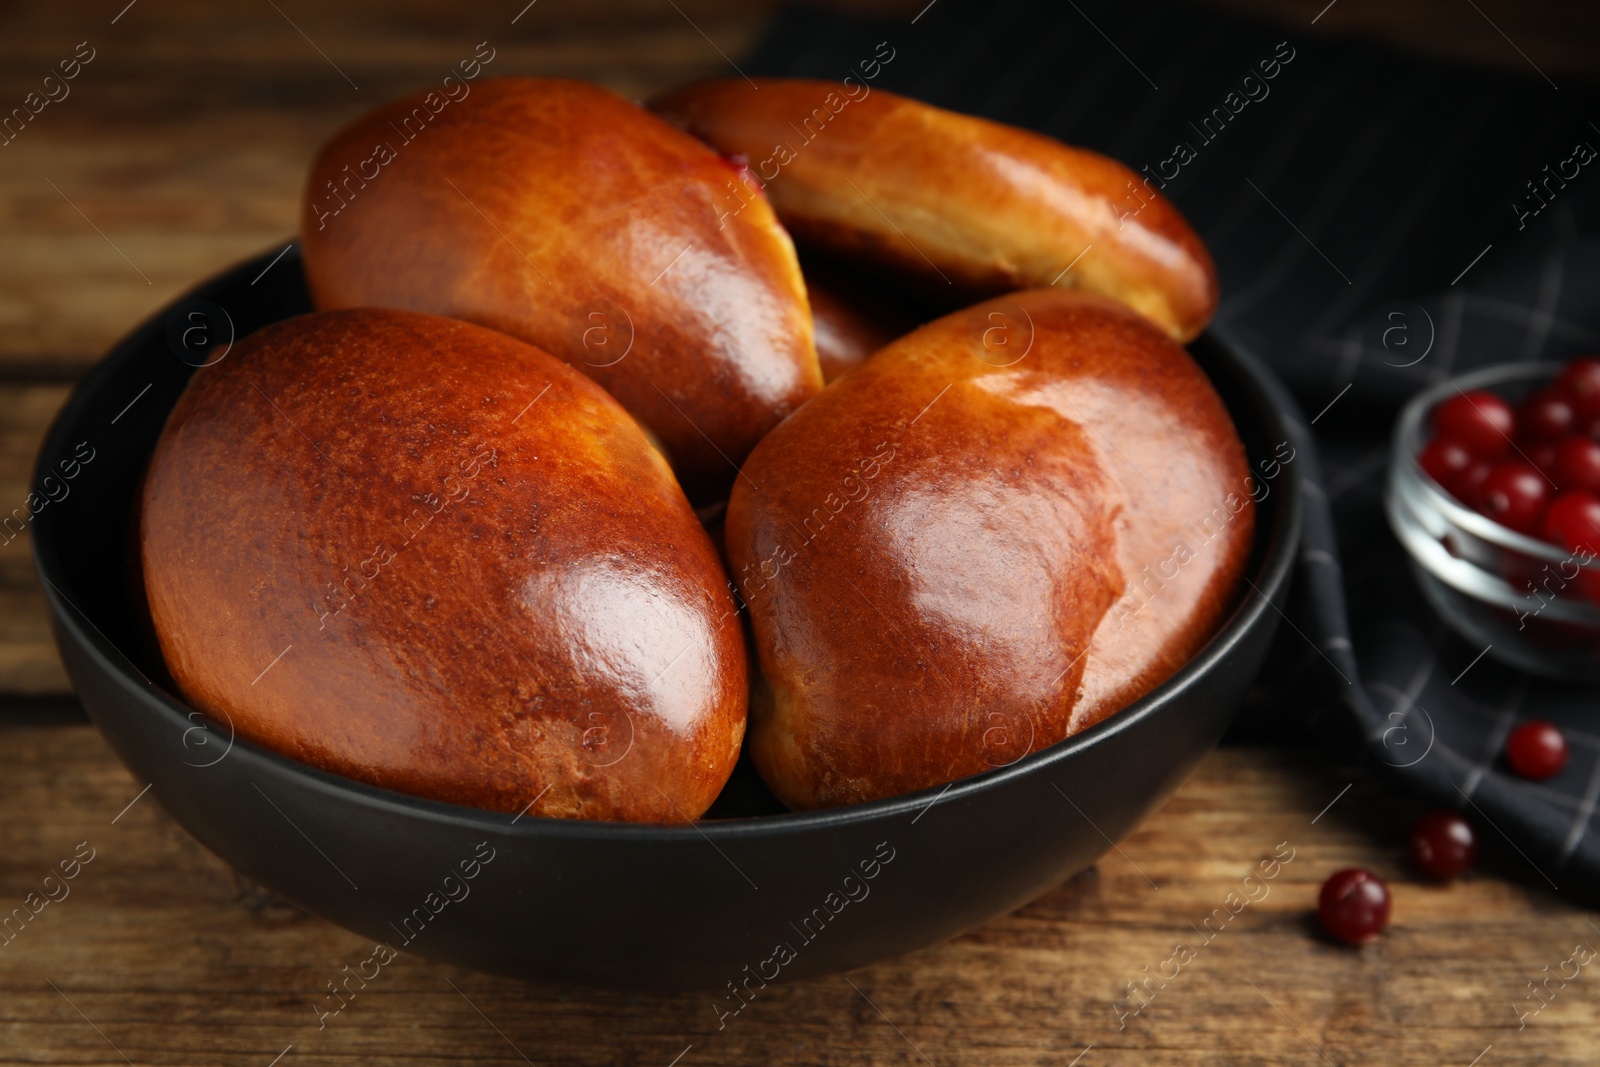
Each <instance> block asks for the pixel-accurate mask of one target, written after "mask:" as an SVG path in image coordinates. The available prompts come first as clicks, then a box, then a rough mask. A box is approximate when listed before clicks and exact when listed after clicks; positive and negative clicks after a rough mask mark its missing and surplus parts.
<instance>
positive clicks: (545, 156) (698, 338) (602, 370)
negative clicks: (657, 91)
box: [300, 78, 822, 499]
mask: <svg viewBox="0 0 1600 1067" xmlns="http://www.w3.org/2000/svg"><path fill="white" fill-rule="evenodd" d="M457 88H458V89H459V90H460V91H461V92H460V94H459V98H458V99H451V98H447V97H446V96H444V95H442V94H441V93H440V92H437V91H435V92H429V93H418V94H415V95H412V96H408V97H405V98H403V99H400V100H396V101H393V102H391V103H388V104H384V105H383V106H381V107H378V108H376V109H374V110H372V111H370V112H368V113H367V114H365V115H363V116H361V117H360V118H358V119H356V120H355V121H354V122H352V123H351V124H350V125H348V126H346V127H345V128H344V129H343V130H341V131H340V132H339V133H338V134H337V135H335V136H334V137H333V139H332V140H330V141H329V142H328V143H327V145H326V146H324V147H323V149H322V151H321V153H320V154H319V155H318V157H317V160H316V162H315V164H314V165H313V167H312V171H311V176H310V179H309V181H308V182H307V185H306V195H305V202H304V207H303V213H302V219H301V227H300V233H301V244H302V248H303V251H304V262H305V270H306V277H307V280H308V282H309V285H310V290H311V296H312V300H313V302H314V303H315V305H316V306H317V307H318V308H322V309H326V308H342V307H359V306H379V307H394V308H405V309H410V310H414V311H426V312H431V313H434V314H439V315H449V316H452V317H455V318H460V319H466V320H468V321H470V322H476V323H479V324H481V325H485V326H489V327H492V328H494V329H497V330H501V331H503V332H505V333H508V334H511V335H512V336H514V337H518V338H521V339H522V340H524V341H527V342H529V343H530V344H534V345H537V346H539V347H540V348H543V349H544V350H546V351H548V352H550V353H552V354H554V355H556V356H558V357H560V358H561V359H564V360H566V361H567V362H568V363H571V364H572V365H573V366H575V367H577V368H578V369H579V370H581V371H583V372H584V373H585V374H587V375H589V376H590V377H591V378H593V379H594V380H595V381H597V382H599V383H600V384H601V385H603V386H605V388H606V389H607V390H608V391H609V392H610V393H611V394H612V395H613V396H615V397H616V398H617V399H618V400H619V401H620V402H621V403H622V405H623V407H625V408H627V409H628V410H629V411H630V412H632V413H633V415H634V416H635V417H637V418H638V419H639V420H640V421H641V422H643V423H644V424H645V425H646V426H647V427H649V428H650V429H651V430H652V431H654V432H655V434H656V435H657V437H658V438H659V439H660V440H661V442H662V443H663V444H664V446H665V448H666V450H667V452H668V455H669V457H670V459H671V461H672V463H673V466H674V468H675V469H676V470H677V472H678V475H679V479H680V481H681V482H682V483H683V485H684V487H685V489H687V490H688V491H689V494H690V495H691V496H692V497H695V498H696V499H702V498H708V497H709V496H712V495H715V494H716V493H717V492H719V491H723V490H725V489H726V487H727V485H728V483H729V482H731V481H732V479H733V476H734V473H735V471H736V469H737V464H738V463H739V462H740V461H742V460H743V459H744V457H745V455H746V454H747V453H748V452H749V451H750V449H751V448H753V447H754V446H755V443H756V442H757V441H759V440H760V439H761V437H762V435H763V434H765V433H766V432H767V431H768V430H770V429H771V428H772V427H773V426H776V425H777V424H778V422H779V421H780V420H781V419H782V418H783V417H784V416H785V415H787V414H788V413H789V412H790V411H792V410H794V409H795V408H796V407H798V406H799V405H800V404H801V403H803V402H804V401H805V400H806V399H807V398H808V397H810V396H812V395H813V394H815V393H816V392H817V390H818V389H820V388H821V385H822V378H821V372H820V370H819V368H818V366H817V360H816V354H815V351H814V350H813V348H812V340H811V317H810V315H809V313H808V310H807V305H806V296H805V286H804V282H803V281H802V279H801V275H800V269H799V265H798V263H797V262H796V259H795V253H794V246H793V244H792V243H791V242H790V239H789V236H788V234H787V233H786V232H785V231H784V229H783V227H782V226H780V225H779V223H778V221H777V219H776V217H775V216H774V215H773V212H772V209H771V207H770V206H769V205H768V203H767V201H766V199H765V198H764V196H763V195H762V194H761V192H760V191H759V189H757V188H756V187H755V186H754V185H752V184H751V183H749V182H748V181H747V180H746V178H745V177H744V176H743V175H742V173H741V171H740V168H738V167H737V166H735V165H733V164H731V163H729V162H728V161H727V160H724V159H723V158H721V157H719V156H718V154H717V153H716V152H714V151H712V150H711V149H709V148H708V147H706V146H705V145H704V144H702V143H701V142H700V141H698V140H696V139H695V138H693V137H690V136H688V135H687V134H685V133H683V132H682V131H681V130H678V129H676V128H675V127H673V126H671V125H669V124H667V123H665V122H663V121H662V120H660V119H659V118H657V117H656V116H654V115H652V114H651V113H649V112H648V111H645V110H644V109H643V108H640V107H638V106H637V105H635V104H632V103H630V102H628V101H626V100H624V99H622V98H621V97H619V96H617V95H616V94H614V93H611V92H609V91H607V90H605V89H602V88H599V87H598V86H593V85H588V84H584V83H581V82H573V81H565V80H561V79H550V78H503V79H490V80H485V81H482V82H478V83H474V84H472V85H468V84H466V83H464V82H463V83H461V84H459V85H458V86H457Z"/></svg>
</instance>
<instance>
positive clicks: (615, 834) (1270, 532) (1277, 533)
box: [30, 241, 1308, 844]
mask: <svg viewBox="0 0 1600 1067" xmlns="http://www.w3.org/2000/svg"><path fill="white" fill-rule="evenodd" d="M298 245H299V243H298V241H296V242H294V244H293V246H292V247H293V255H291V256H290V257H287V258H291V259H293V260H295V261H296V265H298V260H299V258H300V257H299V254H298V253H299V247H298ZM281 247H282V246H281V245H276V244H275V245H274V246H273V249H281ZM275 254H277V253H276V252H273V251H269V252H267V253H263V254H261V255H259V256H256V257H253V258H251V259H249V260H246V261H244V262H242V263H239V264H236V265H235V266H233V267H231V268H228V269H226V270H223V271H221V272H219V273H218V274H216V275H214V276H212V277H211V278H209V279H207V280H206V281H204V282H202V283H200V284H199V285H197V286H195V287H192V288H191V289H188V290H186V291H184V292H182V293H180V294H178V295H177V296H176V297H175V298H174V299H173V300H172V301H170V302H168V303H167V304H165V305H163V306H162V307H160V308H158V309H157V310H156V311H155V312H154V313H153V314H151V315H150V316H149V317H148V318H147V319H146V320H145V321H144V322H142V323H140V324H139V325H138V326H137V327H135V328H134V329H133V330H132V331H130V332H129V333H128V334H127V335H125V336H124V337H123V338H122V339H121V340H119V341H118V342H117V343H116V344H115V345H114V346H112V348H111V349H110V350H109V351H108V352H107V353H106V355H104V356H102V357H101V358H100V359H99V360H98V361H97V362H96V363H95V364H94V366H93V367H91V368H90V369H89V371H88V372H87V373H85V374H84V376H83V377H82V378H81V379H79V381H78V382H77V384H76V385H74V387H73V390H72V393H71V395H70V396H69V397H68V399H67V402H66V403H65V404H64V405H63V406H62V408H61V410H60V412H59V413H58V414H57V415H56V417H55V419H54V421H53V422H52V423H51V425H50V429H49V431H48V432H47V433H46V435H45V437H44V441H43V443H42V445H41V447H40V450H39V454H38V458H37V460H36V463H35V468H34V471H33V482H34V483H37V482H38V480H39V479H40V478H41V477H42V472H43V471H44V466H43V465H44V463H45V461H46V459H47V458H50V457H54V456H55V455H57V454H58V453H60V452H61V449H62V447H63V445H64V444H65V442H66V439H67V437H68V436H69V434H68V430H69V428H71V427H73V426H74V425H75V424H76V423H77V421H78V420H79V419H80V418H81V417H82V415H83V413H84V409H85V408H86V407H87V406H88V404H89V403H90V401H91V399H92V398H94V397H95V395H96V394H97V393H98V392H99V390H100V389H101V388H102V387H103V386H104V384H105V383H106V381H107V380H108V379H109V378H110V377H111V375H112V374H113V372H114V370H115V369H116V367H117V366H118V365H119V364H120V363H122V362H123V361H125V360H126V359H128V358H130V357H131V356H132V354H133V353H136V352H137V351H139V350H140V349H141V348H142V347H143V345H144V344H145V343H146V342H147V341H148V340H149V337H150V335H151V334H152V333H156V332H158V331H160V330H161V329H162V328H163V323H164V320H165V317H166V316H167V315H168V313H169V312H170V311H171V310H172V308H174V307H176V306H177V305H179V304H181V303H183V302H184V301H187V300H192V299H196V298H205V297H207V296H208V295H214V293H215V291H216V290H219V289H222V288H224V287H226V286H229V285H232V284H234V283H235V282H236V281H237V280H238V279H240V278H241V277H245V276H249V275H251V274H253V273H254V271H255V270H256V269H257V268H259V267H260V266H261V265H262V264H263V263H265V262H266V261H267V260H268V258H269V257H270V256H272V255H275ZM1194 345H1205V346H1207V347H1209V348H1211V349H1213V350H1214V351H1215V352H1216V353H1218V354H1220V356H1221V357H1222V360H1223V361H1224V362H1226V363H1227V364H1228V367H1229V370H1230V372H1231V373H1230V379H1231V382H1230V384H1231V385H1233V386H1234V387H1235V388H1236V389H1237V391H1238V392H1239V393H1241V394H1242V395H1243V397H1244V399H1245V402H1246V403H1247V404H1248V406H1249V413H1250V414H1251V415H1252V416H1253V417H1254V418H1255V420H1256V421H1257V422H1258V424H1259V429H1260V430H1261V431H1262V435H1263V436H1268V437H1270V436H1278V437H1281V438H1283V439H1284V440H1286V441H1290V442H1292V443H1293V444H1294V445H1295V446H1296V447H1305V446H1306V445H1307V443H1308V442H1307V441H1306V440H1305V439H1304V437H1303V436H1302V435H1301V434H1300V433H1296V432H1294V429H1295V428H1296V427H1291V425H1290V424H1291V423H1292V422H1295V423H1296V426H1297V427H1298V425H1300V424H1299V423H1298V422H1297V420H1296V419H1295V418H1294V416H1293V415H1292V414H1291V413H1292V412H1295V411H1297V408H1296V407H1295V405H1294V401H1293V399H1292V398H1291V397H1290V396H1289V395H1288V392H1287V390H1286V389H1285V387H1284V386H1283V385H1282V384H1281V383H1280V382H1279V381H1278V380H1277V379H1276V378H1275V377H1274V376H1273V374H1272V372H1271V371H1270V370H1269V369H1268V368H1267V366H1266V365H1265V364H1264V363H1262V362H1261V360H1260V359H1259V358H1258V357H1256V356H1255V355H1253V354H1252V353H1250V352H1249V351H1247V350H1246V349H1245V347H1244V346H1242V345H1241V344H1238V343H1237V342H1234V341H1231V340H1225V339H1223V338H1222V337H1221V336H1219V335H1218V334H1216V333H1214V332H1212V331H1211V330H1207V331H1205V332H1204V333H1202V334H1201V335H1200V336H1199V337H1197V338H1196V339H1195V340H1193V341H1190V342H1189V343H1188V344H1186V345H1184V346H1183V347H1184V349H1185V351H1188V350H1189V348H1190V347H1191V346H1194ZM1191 357H1192V354H1191ZM1206 377H1207V379H1208V380H1210V379H1211V375H1210V374H1209V373H1208V374H1207V375H1206ZM1229 416H1230V418H1234V417H1236V412H1234V411H1233V410H1231V409H1230V410H1229ZM1285 466H1287V464H1285ZM1288 473H1289V474H1290V475H1291V476H1290V477H1288V478H1279V479H1277V480H1276V482H1275V484H1274V492H1276V493H1278V494H1279V495H1280V496H1279V501H1278V504H1277V505H1276V508H1275V509H1274V513H1273V518H1274V521H1273V524H1272V527H1270V528H1266V529H1263V528H1262V527H1260V526H1259V525H1258V526H1257V530H1256V534H1255V536H1256V537H1258V538H1261V539H1262V540H1261V541H1260V542H1259V547H1258V549H1257V551H1259V552H1260V559H1259V563H1258V564H1257V565H1256V567H1255V568H1254V572H1253V573H1246V574H1244V575H1242V576H1241V577H1242V578H1243V579H1244V583H1245V587H1244V588H1242V589H1241V590H1240V593H1239V600H1238V603H1236V604H1235V605H1234V607H1233V609H1232V611H1231V612H1230V613H1229V614H1228V616H1227V617H1226V618H1225V619H1224V620H1223V621H1222V623H1221V624H1220V625H1218V626H1217V628H1216V630H1215V632H1214V633H1213V634H1212V635H1211V637H1210V639H1209V640H1208V641H1207V642H1206V643H1205V645H1203V646H1202V647H1201V648H1200V649H1199V651H1197V652H1196V653H1195V654H1194V655H1193V656H1191V657H1190V658H1189V660H1188V661H1187V662H1185V663H1184V664H1183V666H1181V667H1179V668H1178V669H1177V670H1176V671H1175V672H1173V674H1172V675H1171V676H1170V677H1169V678H1167V679H1166V680H1165V681H1163V682H1162V683H1161V684H1160V685H1158V686H1156V687H1155V688H1154V689H1152V690H1150V691H1149V692H1148V693H1146V694H1144V695H1143V696H1142V697H1140V698H1139V699H1137V700H1135V701H1133V702H1132V703H1130V704H1129V705H1127V706H1126V707H1124V708H1122V709H1121V710H1119V711H1116V712H1113V713H1112V714H1111V715H1109V716H1107V717H1106V718H1105V719H1103V720H1101V721H1100V722H1099V723H1096V724H1095V725H1094V726H1091V727H1089V728H1088V729H1086V730H1083V731H1081V732H1079V733H1076V734H1073V735H1071V736H1069V737H1067V738H1064V739H1063V740H1061V741H1058V742H1056V743H1055V744H1053V745H1050V746H1047V747H1045V748H1043V749H1040V750H1038V751H1036V752H1029V753H1027V754H1026V755H1024V756H1023V757H1022V758H1020V759H1018V760H1016V761H1015V762H1013V763H1011V764H1008V765H1006V766H1004V767H999V768H996V769H994V770H988V771H983V772H980V773H978V774H974V775H969V776H968V777H965V778H959V779H956V780H955V781H952V782H948V783H945V784H944V785H942V786H930V787H928V788H927V789H921V790H918V791H916V792H914V793H903V794H899V795H896V796H892V797H884V798H882V799H879V800H871V801H865V802H861V803H856V804H846V805H842V806H839V807H834V808H820V809H816V810H811V811H788V812H780V813H775V814H770V815H756V816H740V817H734V818H725V819H711V820H704V819H702V820H696V821H693V822H690V823H688V824H685V825H664V824H657V823H634V822H621V821H614V820H591V819H566V818H555V817H548V816H527V817H524V816H522V815H517V816H512V815H510V814H507V813H504V812H497V811H490V810H488V809H481V808H471V807H466V806H463V805H458V804H450V803H447V802H444V801H437V800H430V799H427V798H424V797H416V796H411V795H410V794H406V793H400V792H397V791H394V790H390V789H385V788H383V787H380V786H374V785H370V784H368V783H366V782H361V781H358V780H356V779H353V778H346V777H344V776H342V775H337V774H333V773H332V772H329V771H325V770H322V769H321V768H318V767H314V766H312V765H310V764H307V763H302V762H300V761H298V760H295V759H291V758H290V757H287V756H283V755H279V754H278V753H276V752H274V751H272V750H270V749H268V748H265V747H263V746H261V745H258V744H255V743H254V742H251V741H248V740H247V739H245V738H243V737H237V736H235V737H234V739H233V741H232V749H237V750H240V752H239V754H241V755H242V756H243V758H245V759H249V760H254V761H256V762H257V763H258V764H259V765H262V766H263V767H266V768H272V769H274V770H276V771H278V772H279V773H280V774H283V775H287V776H290V777H294V778H298V779H300V780H301V781H302V782H303V784H304V785H305V786H306V787H307V788H308V789H310V790H311V791H313V792H315V793H319V794H323V795H337V796H338V797H340V798H341V799H343V800H346V801H355V802H358V803H360V804H363V805H365V806H367V807H369V808H374V809H379V810H381V811H383V812H385V813H387V814H390V815H394V816H398V817H402V818H406V817H417V816H422V817H424V818H427V819H429V820H431V821H435V822H442V823H446V824H453V825H456V826H461V827H476V828H479V829H483V830H488V831H492V832H494V833H497V834H500V835H510V836H516V837H524V838H529V839H532V838H539V837H556V838H565V839H572V840H591V841H596V842H600V841H629V840H634V841H647V842H654V843H660V844H666V843H672V842H679V841H692V840H696V839H699V840H704V841H709V842H711V843H713V844H715V842H716V841H718V840H724V841H727V840H739V839H744V838H752V837H763V836H767V835H799V834H805V833H810V832H814V831H819V830H824V829H828V828H834V827H843V826H851V825H859V824H868V823H874V822H879V821H882V820H885V819H893V818H896V817H899V816H902V815H910V814H913V813H919V812H922V811H926V810H928V809H931V808H932V807H933V806H934V805H935V804H939V803H945V802H955V801H961V800H965V799H968V798H972V797H976V796H978V795H981V794H986V793H989V792H992V791H994V790H997V789H1001V788H1004V787H1005V786H1006V785H1007V784H1008V783H1010V782H1012V781H1015V780H1018V779H1023V778H1027V777H1031V776H1033V775H1036V774H1040V773H1045V772H1048V771H1049V770H1050V769H1052V768H1055V767H1057V766H1059V765H1061V764H1064V763H1066V762H1068V761H1069V760H1071V759H1072V758H1073V757H1074V756H1075V755H1077V754H1078V753H1080V752H1082V751H1084V750H1086V749H1088V748H1090V747H1093V746H1095V745H1098V744H1101V743H1103V742H1105V741H1107V740H1109V739H1111V738H1114V737H1116V736H1118V735H1120V734H1122V733H1125V732H1127V731H1130V730H1134V729H1136V728H1138V727H1139V726H1140V725H1141V724H1143V723H1144V722H1145V721H1146V720H1148V719H1150V718H1152V717H1153V716H1155V715H1157V714H1159V713H1160V712H1161V711H1162V709H1163V708H1164V707H1165V706H1166V705H1167V704H1169V703H1170V702H1171V701H1172V700H1173V698H1174V697H1175V696H1176V695H1177V694H1178V693H1179V692H1180V691H1182V690H1184V689H1185V688H1187V687H1189V686H1191V685H1194V684H1196V682H1197V681H1198V679H1199V678H1200V677H1201V676H1203V675H1204V674H1205V673H1206V672H1208V671H1210V670H1212V669H1213V668H1215V667H1216V666H1217V665H1218V664H1219V663H1220V662H1221V661H1222V660H1223V659H1224V658H1225V657H1226V656H1228V655H1229V654H1230V653H1231V652H1232V651H1233V649H1234V648H1235V647H1236V646H1237V645H1238V644H1240V643H1241V642H1242V641H1243V640H1244V639H1245V636H1246V635H1247V634H1248V633H1249V632H1250V631H1251V630H1253V629H1254V627H1255V626H1256V625H1257V623H1258V620H1259V619H1260V618H1261V616H1263V615H1264V614H1265V613H1266V611H1267V609H1268V608H1269V607H1270V608H1271V609H1272V610H1273V611H1276V612H1277V613H1278V614H1279V615H1280V616H1283V614H1284V613H1283V610H1282V609H1281V608H1279V607H1278V606H1277V605H1276V604H1273V603H1272V600H1271V597H1270V594H1275V593H1279V592H1281V591H1282V590H1283V589H1285V588H1286V586H1287V583H1288V579H1289V576H1290V571H1291V569H1292V567H1293V566H1294V563H1295V560H1296V559H1297V558H1298V555H1299V548H1300V535H1301V526H1302V522H1303V512H1304V488H1303V485H1302V481H1301V476H1300V473H1299V472H1298V471H1289V472H1288ZM1252 477H1254V473H1253V472H1252ZM40 520H41V521H36V522H35V523H33V524H30V540H31V542H32V546H31V547H32V549H33V559H34V569H35V572H36V573H37V575H38V576H39V578H40V581H41V588H42V589H43V592H44V595H45V599H46V602H47V603H48V605H49V607H50V611H51V614H52V616H53V618H54V621H55V623H56V625H57V626H59V627H64V628H65V629H67V630H68V631H69V632H70V634H71V636H72V638H73V640H74V641H75V643H76V644H77V645H78V646H79V648H80V649H82V650H83V651H85V652H86V653H87V654H88V655H89V656H90V657H91V658H92V659H93V660H94V661H95V665H96V667H97V668H98V669H99V670H100V671H101V672H102V674H104V675H105V676H106V677H108V678H110V679H112V680H114V681H115V682H116V684H117V685H119V686H120V687H121V689H122V690H123V691H124V692H125V693H126V694H127V695H128V696H129V697H130V698H132V699H133V700H134V701H135V702H136V703H138V704H140V706H141V707H144V708H148V709H151V710H153V711H154V712H155V713H156V714H157V715H159V716H161V717H163V718H164V719H165V720H166V721H167V724H168V725H169V726H170V727H171V728H173V729H175V730H178V731H179V732H180V734H181V732H182V731H183V730H186V729H190V728H193V726H194V721H193V720H192V719H190V718H189V716H190V715H191V714H204V713H199V712H196V710H195V709H193V708H190V707H189V706H188V705H186V704H184V703H182V702H181V701H179V700H178V699H177V698H176V697H175V696H174V695H173V694H171V693H168V692H167V691H166V690H165V689H163V688H162V687H161V686H159V685H157V684H156V683H154V682H152V681H151V680H150V679H149V678H147V677H145V676H144V674H143V672H142V671H141V670H140V669H139V668H138V666H137V664H136V663H135V661H134V660H132V659H131V658H130V657H128V656H125V655H124V654H123V653H122V652H121V650H120V649H118V648H117V647H116V646H115V645H114V644H113V643H112V642H111V641H110V639H109V638H107V637H106V636H105V634H104V633H102V632H101V631H100V628H99V627H98V626H97V625H95V623H94V621H93V620H92V619H90V618H89V616H88V615H87V614H85V613H84V612H82V611H81V610H79V609H78V607H77V605H75V604H73V603H72V601H71V600H70V599H68V598H67V596H66V594H65V593H64V592H63V591H62V589H61V587H60V586H59V585H58V584H57V582H56V581H55V579H56V578H65V577H66V572H65V568H64V567H63V565H62V559H61V556H60V553H59V552H58V551H57V545H56V541H55V538H54V536H53V535H52V534H51V531H53V530H54V529H55V527H56V522H57V521H58V516H57V515H55V514H54V513H50V514H49V515H48V519H47V520H46V516H45V515H41V516H40ZM1252 554H1254V553H1252ZM84 623H87V624H88V625H87V626H85V625H83V624H84ZM75 688H76V687H75ZM207 718H210V716H207ZM213 721H214V720H213ZM219 725H220V724H219ZM230 732H231V726H230ZM159 792H160V790H159V788H158V789H157V793H158V794H159ZM917 817H919V818H920V814H919V815H918V816H917Z"/></svg>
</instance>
